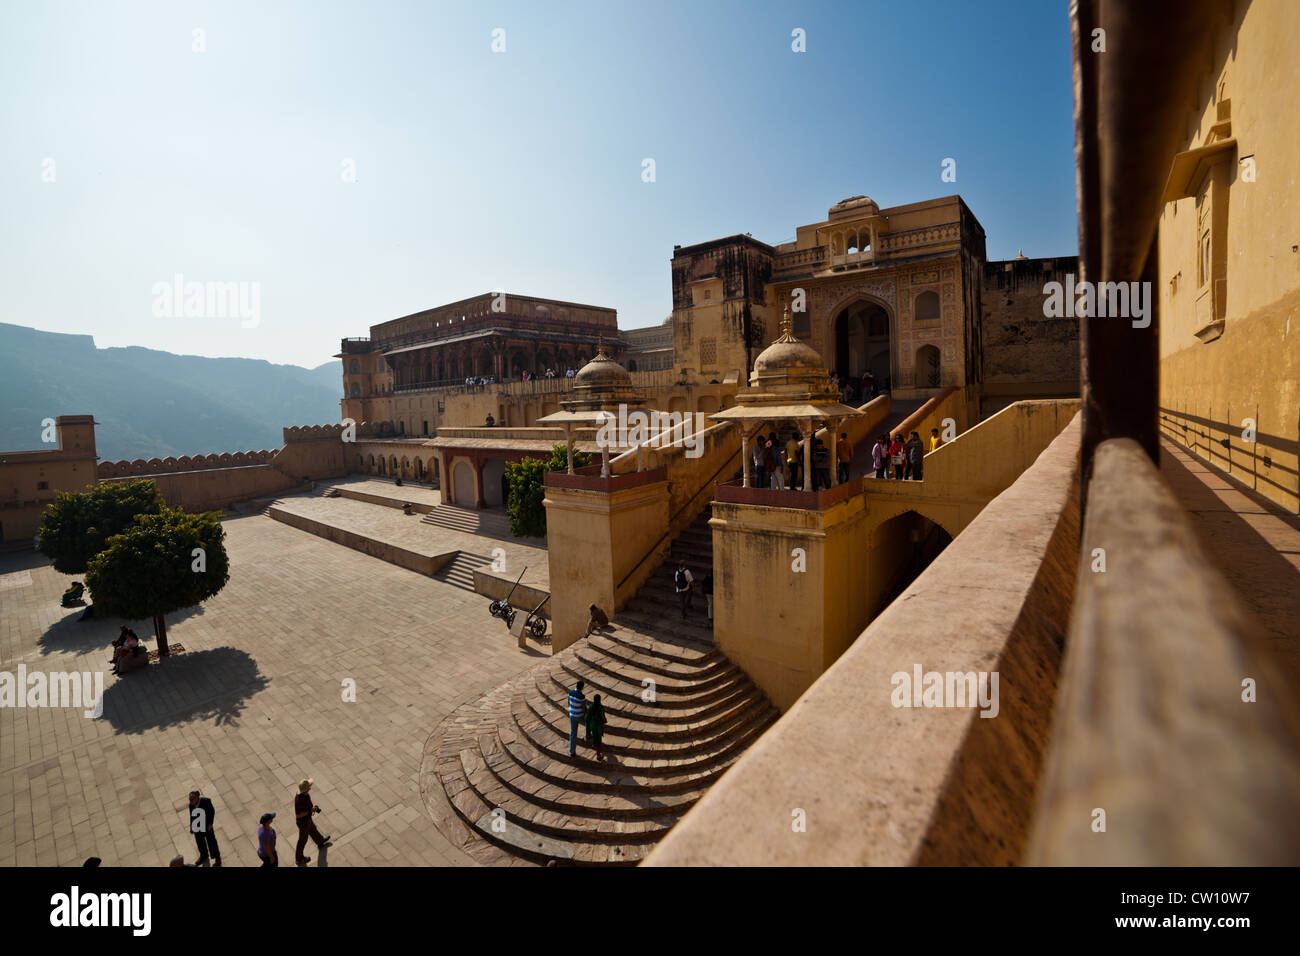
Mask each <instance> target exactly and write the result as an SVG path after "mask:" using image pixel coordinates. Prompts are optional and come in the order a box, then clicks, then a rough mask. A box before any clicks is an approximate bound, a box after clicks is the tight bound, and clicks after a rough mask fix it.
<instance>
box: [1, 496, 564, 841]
mask: <svg viewBox="0 0 1300 956" xmlns="http://www.w3.org/2000/svg"><path fill="white" fill-rule="evenodd" d="M370 507H371V508H373V510H374V511H376V512H388V511H389V509H385V508H382V507H380V506H375V505H372V506H370ZM396 517H398V518H405V516H403V515H400V513H397V514H396ZM406 520H409V521H415V520H416V519H414V518H410V519H406ZM224 526H225V528H226V532H227V539H226V547H227V549H228V551H229V553H230V557H231V578H230V582H229V583H228V584H227V585H226V587H225V589H224V590H223V591H222V592H221V593H220V594H219V595H217V596H216V597H215V598H213V599H212V600H211V601H209V602H207V603H206V604H205V605H203V606H201V607H198V608H194V609H191V610H190V611H188V612H183V613H179V614H174V615H171V616H170V617H169V619H168V624H169V627H168V638H169V642H170V643H180V644H183V645H184V646H185V649H186V651H185V653H184V654H179V655H175V656H173V657H171V658H169V659H168V660H167V661H166V662H164V663H162V664H161V665H151V666H150V667H149V668H147V669H145V670H143V671H138V672H135V673H131V674H129V675H127V676H125V677H122V678H116V677H114V676H113V675H112V674H111V673H109V672H108V665H107V664H106V660H107V656H108V647H109V644H110V641H111V639H112V638H113V637H114V636H116V633H117V630H118V624H119V623H120V622H119V621H117V620H114V619H95V620H91V621H86V622H81V621H78V617H79V615H80V614H81V610H80V608H77V609H65V608H62V607H60V605H59V597H60V595H61V593H62V592H63V590H64V588H65V587H66V586H67V583H68V581H69V580H71V579H70V578H69V577H67V576H65V575H61V574H58V573H56V572H55V571H54V570H53V569H52V568H50V567H49V566H48V563H47V562H46V560H45V559H44V558H43V557H41V556H39V555H36V554H34V553H33V552H30V551H27V552H18V553H16V554H14V553H11V554H7V555H0V671H6V672H9V673H16V672H17V670H18V667H19V665H25V666H26V667H27V668H29V669H40V670H44V671H70V670H91V671H104V672H105V674H104V687H105V693H104V715H103V717H102V718H100V719H89V718H86V717H84V716H83V715H82V711H81V710H80V709H71V708H68V709H55V708H32V709H28V708H18V709H11V708H7V707H6V708H3V709H0V865H3V866H12V865H15V864H17V865H32V864H35V865H51V866H52V865H62V866H68V865H74V866H75V865H79V864H80V863H81V862H82V860H84V859H85V858H86V857H88V856H92V855H93V856H99V857H101V858H103V860H104V864H105V865H106V866H116V865H126V866H160V865H166V864H167V862H168V861H169V860H170V859H171V858H172V857H173V856H175V855H176V854H177V853H183V854H184V855H185V858H186V860H187V861H190V862H192V861H193V860H194V859H195V857H196V856H197V853H196V851H195V846H194V840H193V838H192V836H191V835H190V834H189V832H188V817H187V813H186V811H187V803H186V794H187V793H188V792H189V791H190V790H191V789H193V788H196V787H197V788H199V789H201V790H203V792H204V793H205V794H207V795H208V796H210V797H211V798H212V800H213V802H214V804H215V806H216V811H217V816H216V822H215V830H216V834H217V839H218V841H219V843H220V845H221V849H222V859H223V863H224V865H227V866H232V865H234V866H256V865H258V862H259V861H258V859H257V857H256V852H255V833H256V829H257V821H258V818H259V817H260V815H261V814H262V813H264V812H267V811H273V812H275V813H277V814H278V817H277V820H276V822H277V824H278V826H277V828H276V829H277V831H278V833H279V846H280V850H281V854H280V856H281V865H282V866H291V865H292V862H291V861H292V855H293V846H294V843H295V842H296V838H297V833H296V828H295V826H294V823H293V811H292V798H293V795H294V793H296V790H297V781H298V780H299V779H300V778H302V777H304V776H310V777H313V778H314V779H315V781H316V783H315V787H314V788H313V791H312V792H313V795H314V797H315V800H316V802H317V803H318V804H319V805H320V807H321V808H322V810H323V813H322V814H321V815H320V817H318V824H319V826H320V828H321V832H322V833H327V834H331V835H332V836H333V839H334V846H333V848H332V849H330V850H328V851H327V852H326V853H324V854H320V853H318V852H317V851H316V850H315V848H314V847H312V846H311V845H310V844H309V848H308V850H307V853H308V855H309V856H311V857H312V863H311V865H312V866H319V865H335V866H363V865H364V866H374V865H384V864H395V865H435V866H440V865H451V864H456V865H461V864H472V863H473V861H472V860H470V859H469V857H467V856H466V855H465V854H464V853H462V852H461V851H460V850H459V849H457V848H456V847H454V846H452V845H451V844H450V843H449V842H448V841H447V840H446V838H444V837H443V836H442V835H441V834H440V833H439V832H438V830H437V829H436V828H435V827H434V826H433V824H432V822H431V820H430V819H429V814H428V811H427V810H426V808H425V805H424V802H423V801H422V800H421V797H420V793H419V773H420V763H421V755H422V749H423V746H424V743H425V741H426V739H427V738H428V736H429V733H430V731H431V729H432V728H434V727H436V726H437V725H438V724H439V722H440V721H442V720H443V719H444V718H445V717H446V716H447V715H448V714H449V713H451V711H452V710H454V709H455V708H456V707H457V706H459V705H460V704H462V703H465V702H467V701H470V700H475V699H477V698H478V697H480V696H481V695H482V694H483V693H485V692H486V691H488V690H489V689H491V688H493V687H497V686H499V685H500V684H502V683H503V682H505V681H507V680H509V679H511V678H513V677H514V676H516V675H517V674H519V673H520V672H521V671H522V670H524V669H525V668H526V667H527V666H529V665H530V664H535V663H536V662H537V660H538V659H539V657H540V655H539V654H538V653H537V652H535V651H529V652H524V651H520V650H519V649H518V647H517V646H516V645H515V643H514V641H513V640H511V639H510V638H509V636H508V635H507V634H506V633H505V631H504V629H503V628H502V627H501V625H500V623H499V622H497V621H495V620H493V619H491V618H489V616H488V613H487V601H486V599H485V598H483V597H481V596H479V595H476V594H473V593H471V592H468V591H465V590H462V589H459V588H455V587H452V586H450V585H446V584H443V583H441V582H438V581H435V580H432V579H430V578H427V577H425V576H423V575H420V574H416V573H414V572H411V571H407V570H404V569H402V568H398V567H395V566H393V565H390V564H386V563H384V562H382V561H379V560H376V559H374V558H370V557H367V556H365V555H363V554H359V553H357V552H355V551H352V550H350V549H348V548H344V547H341V546H339V545H335V544H332V543H330V542H327V541H324V540H322V539H320V538H317V537H314V536H313V535H310V534H306V533H304V532H301V531H298V530H295V529H294V528H291V527H288V526H287V525H284V524H281V523H279V522H276V521H274V520H272V519H271V518H269V517H265V516H261V515H258V516H249V517H240V518H234V519H230V520H228V521H226V522H225V524H224ZM428 530H434V529H428ZM490 547H491V544H490V542H487V541H479V542H477V546H476V547H475V550H478V551H482V552H484V553H486V552H487V551H489V550H490ZM543 564H544V562H543ZM133 626H134V627H135V629H136V631H137V632H139V633H140V635H141V636H142V637H145V638H147V645H148V646H149V647H151V648H152V647H154V646H155V641H154V639H153V635H152V628H151V627H150V626H149V624H148V623H146V622H138V623H136V624H135V625H133ZM347 678H351V679H353V680H355V681H356V701H355V702H345V701H344V700H343V699H342V698H343V693H342V687H343V682H344V680H345V679H347Z"/></svg>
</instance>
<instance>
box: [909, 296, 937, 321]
mask: <svg viewBox="0 0 1300 956" xmlns="http://www.w3.org/2000/svg"><path fill="white" fill-rule="evenodd" d="M939 315H940V312H939V293H937V292H935V291H934V290H933V289H926V290H925V291H924V292H921V293H919V294H918V295H917V296H916V298H915V299H914V300H913V301H912V318H913V319H914V320H915V321H917V322H930V321H937V320H938V319H939Z"/></svg>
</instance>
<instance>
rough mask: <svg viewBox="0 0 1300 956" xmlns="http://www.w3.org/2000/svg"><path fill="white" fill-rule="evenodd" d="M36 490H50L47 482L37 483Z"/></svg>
mask: <svg viewBox="0 0 1300 956" xmlns="http://www.w3.org/2000/svg"><path fill="white" fill-rule="evenodd" d="M36 490H37V491H49V490H50V483H49V482H48V481H38V482H36Z"/></svg>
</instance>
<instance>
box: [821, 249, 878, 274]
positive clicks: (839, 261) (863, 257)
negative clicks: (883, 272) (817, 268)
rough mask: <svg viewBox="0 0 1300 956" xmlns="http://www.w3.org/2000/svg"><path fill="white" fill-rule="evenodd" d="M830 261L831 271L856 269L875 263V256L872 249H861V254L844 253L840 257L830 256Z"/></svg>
mask: <svg viewBox="0 0 1300 956" xmlns="http://www.w3.org/2000/svg"><path fill="white" fill-rule="evenodd" d="M830 259H831V268H832V269H857V268H858V267H860V266H869V265H871V264H872V263H873V262H875V261H876V254H875V251H874V250H872V249H863V250H862V251H861V252H846V253H845V254H844V255H842V256H831V257H830Z"/></svg>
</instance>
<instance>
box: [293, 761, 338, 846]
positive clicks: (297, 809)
mask: <svg viewBox="0 0 1300 956" xmlns="http://www.w3.org/2000/svg"><path fill="white" fill-rule="evenodd" d="M314 782H315V781H313V780H312V779H311V778H310V777H308V778H307V779H305V780H303V781H302V782H301V783H299V784H298V795H297V796H296V797H294V798H293V815H294V817H296V818H297V821H298V846H297V848H296V849H295V850H294V853H293V859H294V862H295V863H297V864H298V865H299V866H306V865H307V864H308V863H310V862H311V857H309V856H303V855H302V848H303V847H305V846H306V845H307V838H308V837H311V839H312V841H313V842H314V843H315V844H316V846H317V848H319V849H321V850H324V849H327V848H328V847H330V846H332V845H333V843H332V842H331V841H330V838H329V837H327V836H321V835H320V831H319V830H317V829H316V823H315V821H314V820H313V819H312V815H313V814H317V813H320V807H318V806H316V805H315V804H314V803H313V802H312V799H311V794H310V793H309V792H308V791H310V790H311V785H312V784H313V783H314Z"/></svg>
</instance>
